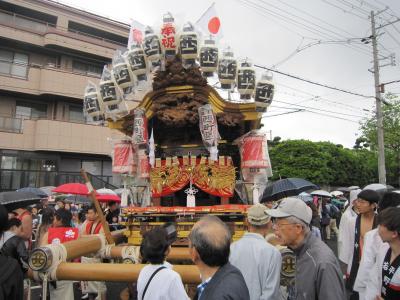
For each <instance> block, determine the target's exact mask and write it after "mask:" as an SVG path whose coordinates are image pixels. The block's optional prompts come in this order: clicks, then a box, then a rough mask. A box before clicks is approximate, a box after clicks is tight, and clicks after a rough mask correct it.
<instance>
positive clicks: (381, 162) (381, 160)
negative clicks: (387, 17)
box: [371, 11, 386, 184]
mask: <svg viewBox="0 0 400 300" xmlns="http://www.w3.org/2000/svg"><path fill="white" fill-rule="evenodd" d="M371 28H372V50H373V58H374V79H375V101H376V124H377V129H376V130H377V136H378V174H379V183H382V184H386V166H385V144H384V141H383V116H382V101H381V92H380V83H379V60H378V47H377V41H376V28H375V15H374V12H373V11H371Z"/></svg>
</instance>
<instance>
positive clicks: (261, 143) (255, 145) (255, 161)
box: [239, 132, 271, 181]
mask: <svg viewBox="0 0 400 300" xmlns="http://www.w3.org/2000/svg"><path fill="white" fill-rule="evenodd" d="M239 147H240V159H241V162H240V167H241V169H242V175H243V178H244V180H246V181H255V180H256V179H257V177H258V178H260V177H261V178H267V176H268V175H269V174H270V173H271V163H270V160H269V155H268V147H267V137H266V136H265V134H263V133H257V132H251V133H250V134H247V135H245V136H244V137H242V138H241V141H240V144H239Z"/></svg>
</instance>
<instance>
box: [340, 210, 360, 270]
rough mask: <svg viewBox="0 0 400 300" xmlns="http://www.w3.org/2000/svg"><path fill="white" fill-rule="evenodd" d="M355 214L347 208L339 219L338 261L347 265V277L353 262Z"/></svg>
mask: <svg viewBox="0 0 400 300" xmlns="http://www.w3.org/2000/svg"><path fill="white" fill-rule="evenodd" d="M356 219H357V214H356V213H355V212H354V210H353V209H352V208H351V207H350V206H349V207H348V208H347V209H346V211H345V212H344V213H343V215H342V218H341V219H340V226H339V240H338V242H339V245H338V248H339V249H338V250H339V260H341V261H342V262H343V263H345V264H347V272H346V273H347V275H348V274H350V269H351V265H352V262H353V252H354V235H355V228H356Z"/></svg>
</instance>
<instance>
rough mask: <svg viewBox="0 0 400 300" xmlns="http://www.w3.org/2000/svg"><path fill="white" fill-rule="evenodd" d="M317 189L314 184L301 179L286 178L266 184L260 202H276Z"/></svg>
mask: <svg viewBox="0 0 400 300" xmlns="http://www.w3.org/2000/svg"><path fill="white" fill-rule="evenodd" d="M311 189H314V190H315V189H319V187H318V186H317V185H315V184H314V183H312V182H310V181H307V180H305V179H302V178H286V179H281V180H278V181H275V182H271V183H269V184H267V187H266V188H265V190H264V193H263V195H262V198H261V202H266V201H271V200H272V201H276V200H279V199H282V198H285V197H290V196H296V195H298V194H300V193H301V192H304V191H307V190H311Z"/></svg>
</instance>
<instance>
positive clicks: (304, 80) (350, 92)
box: [254, 64, 375, 98]
mask: <svg viewBox="0 0 400 300" xmlns="http://www.w3.org/2000/svg"><path fill="white" fill-rule="evenodd" d="M254 67H257V68H260V69H264V70H267V71H270V72H273V73H277V74H280V75H284V76H287V77H290V78H293V79H297V80H300V81H303V82H307V83H309V84H313V85H317V86H320V87H324V88H327V89H331V90H335V91H338V92H342V93H345V94H350V95H354V96H359V97H363V98H375V97H374V96H367V95H363V94H360V93H356V92H352V91H348V90H345V89H341V88H337V87H333V86H329V85H327V84H322V83H319V82H315V81H312V80H309V79H305V78H301V77H299V76H296V75H292V74H289V73H285V72H282V71H278V70H276V69H272V68H268V67H265V66H262V65H258V64H254Z"/></svg>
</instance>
